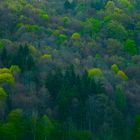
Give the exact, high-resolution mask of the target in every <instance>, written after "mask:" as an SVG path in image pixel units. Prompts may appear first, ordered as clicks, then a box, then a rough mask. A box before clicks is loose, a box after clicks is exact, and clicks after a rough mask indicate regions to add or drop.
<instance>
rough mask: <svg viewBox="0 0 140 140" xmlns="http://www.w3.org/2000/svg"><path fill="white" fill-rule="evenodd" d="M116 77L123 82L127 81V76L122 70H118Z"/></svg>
mask: <svg viewBox="0 0 140 140" xmlns="http://www.w3.org/2000/svg"><path fill="white" fill-rule="evenodd" d="M117 75H118V76H120V77H121V78H122V79H123V80H125V81H128V76H127V75H126V74H125V73H124V72H123V71H122V70H119V71H118V73H117Z"/></svg>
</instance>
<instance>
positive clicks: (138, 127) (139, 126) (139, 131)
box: [133, 115, 140, 140]
mask: <svg viewBox="0 0 140 140" xmlns="http://www.w3.org/2000/svg"><path fill="white" fill-rule="evenodd" d="M134 121H135V123H134V130H133V138H134V140H140V115H136V116H135V119H134Z"/></svg>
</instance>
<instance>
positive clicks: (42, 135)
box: [37, 115, 54, 140]
mask: <svg viewBox="0 0 140 140" xmlns="http://www.w3.org/2000/svg"><path fill="white" fill-rule="evenodd" d="M53 129H54V126H53V123H52V122H51V120H50V119H49V118H48V116H47V115H44V116H43V117H42V118H41V120H40V121H39V124H38V130H37V131H38V139H40V140H51V134H52V131H53Z"/></svg>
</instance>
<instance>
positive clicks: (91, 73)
mask: <svg viewBox="0 0 140 140" xmlns="http://www.w3.org/2000/svg"><path fill="white" fill-rule="evenodd" d="M88 75H89V77H92V76H97V77H101V76H103V72H102V70H101V69H100V68H91V69H89V70H88Z"/></svg>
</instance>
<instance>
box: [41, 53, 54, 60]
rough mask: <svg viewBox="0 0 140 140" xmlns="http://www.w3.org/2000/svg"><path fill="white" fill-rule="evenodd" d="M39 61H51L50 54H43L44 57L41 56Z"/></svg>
mask: <svg viewBox="0 0 140 140" xmlns="http://www.w3.org/2000/svg"><path fill="white" fill-rule="evenodd" d="M41 59H48V60H51V59H52V55H51V54H44V55H42V56H41Z"/></svg>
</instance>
